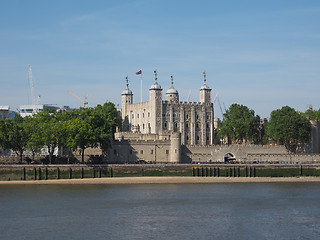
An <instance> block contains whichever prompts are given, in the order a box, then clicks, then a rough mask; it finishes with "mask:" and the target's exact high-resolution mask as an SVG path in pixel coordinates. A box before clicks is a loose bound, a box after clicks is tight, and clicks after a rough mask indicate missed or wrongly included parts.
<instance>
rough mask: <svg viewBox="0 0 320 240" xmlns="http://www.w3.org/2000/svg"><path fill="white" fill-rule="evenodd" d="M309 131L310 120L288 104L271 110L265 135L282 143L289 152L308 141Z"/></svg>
mask: <svg viewBox="0 0 320 240" xmlns="http://www.w3.org/2000/svg"><path fill="white" fill-rule="evenodd" d="M310 131H311V124H310V121H309V120H308V119H307V118H306V117H305V116H304V115H303V114H299V113H298V112H296V110H295V109H293V108H291V107H288V106H285V107H282V108H281V109H277V110H274V111H272V112H271V115H270V121H269V123H268V125H267V135H268V136H269V137H270V138H271V139H272V140H274V141H278V142H279V143H281V144H284V145H285V147H286V148H287V150H288V151H290V152H296V151H297V150H298V148H299V147H300V146H301V145H302V144H304V143H308V142H309V140H310Z"/></svg>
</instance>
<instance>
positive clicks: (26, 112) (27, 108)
mask: <svg viewBox="0 0 320 240" xmlns="http://www.w3.org/2000/svg"><path fill="white" fill-rule="evenodd" d="M46 108H47V109H49V110H54V111H57V110H59V109H60V108H59V107H58V106H55V105H50V104H36V105H21V106H20V115H21V117H26V116H32V115H33V114H35V113H38V112H42V111H43V110H44V109H46Z"/></svg>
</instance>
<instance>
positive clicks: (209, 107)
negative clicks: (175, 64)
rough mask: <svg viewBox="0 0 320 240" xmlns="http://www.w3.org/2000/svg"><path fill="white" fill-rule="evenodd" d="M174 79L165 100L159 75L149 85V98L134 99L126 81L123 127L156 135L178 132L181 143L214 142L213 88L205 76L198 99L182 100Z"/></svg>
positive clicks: (131, 130) (124, 130)
mask: <svg viewBox="0 0 320 240" xmlns="http://www.w3.org/2000/svg"><path fill="white" fill-rule="evenodd" d="M204 76H205V75H204ZM171 78H172V77H171ZM171 83H172V85H171V87H170V88H169V89H168V91H167V92H166V98H165V100H163V99H162V88H161V86H160V85H159V83H158V81H157V76H156V77H155V82H154V84H153V85H152V86H151V87H150V89H149V101H148V102H142V103H133V93H132V91H131V90H130V89H129V87H128V83H127V88H126V89H125V90H124V91H123V92H122V109H121V114H122V119H123V127H122V131H123V132H133V133H141V134H156V135H168V134H170V133H173V132H178V133H180V134H181V144H182V145H202V146H207V145H213V144H214V110H213V103H212V102H211V88H209V87H208V86H207V84H206V78H204V83H203V85H202V86H201V88H200V101H199V102H182V101H179V93H178V91H177V90H176V89H175V88H174V87H173V79H172V82H171Z"/></svg>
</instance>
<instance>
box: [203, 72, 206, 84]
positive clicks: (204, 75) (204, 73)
mask: <svg viewBox="0 0 320 240" xmlns="http://www.w3.org/2000/svg"><path fill="white" fill-rule="evenodd" d="M203 78H204V79H203V80H204V82H205V83H206V81H207V75H206V70H204V71H203Z"/></svg>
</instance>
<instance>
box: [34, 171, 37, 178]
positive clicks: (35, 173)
mask: <svg viewBox="0 0 320 240" xmlns="http://www.w3.org/2000/svg"><path fill="white" fill-rule="evenodd" d="M34 180H37V169H36V168H34Z"/></svg>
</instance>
